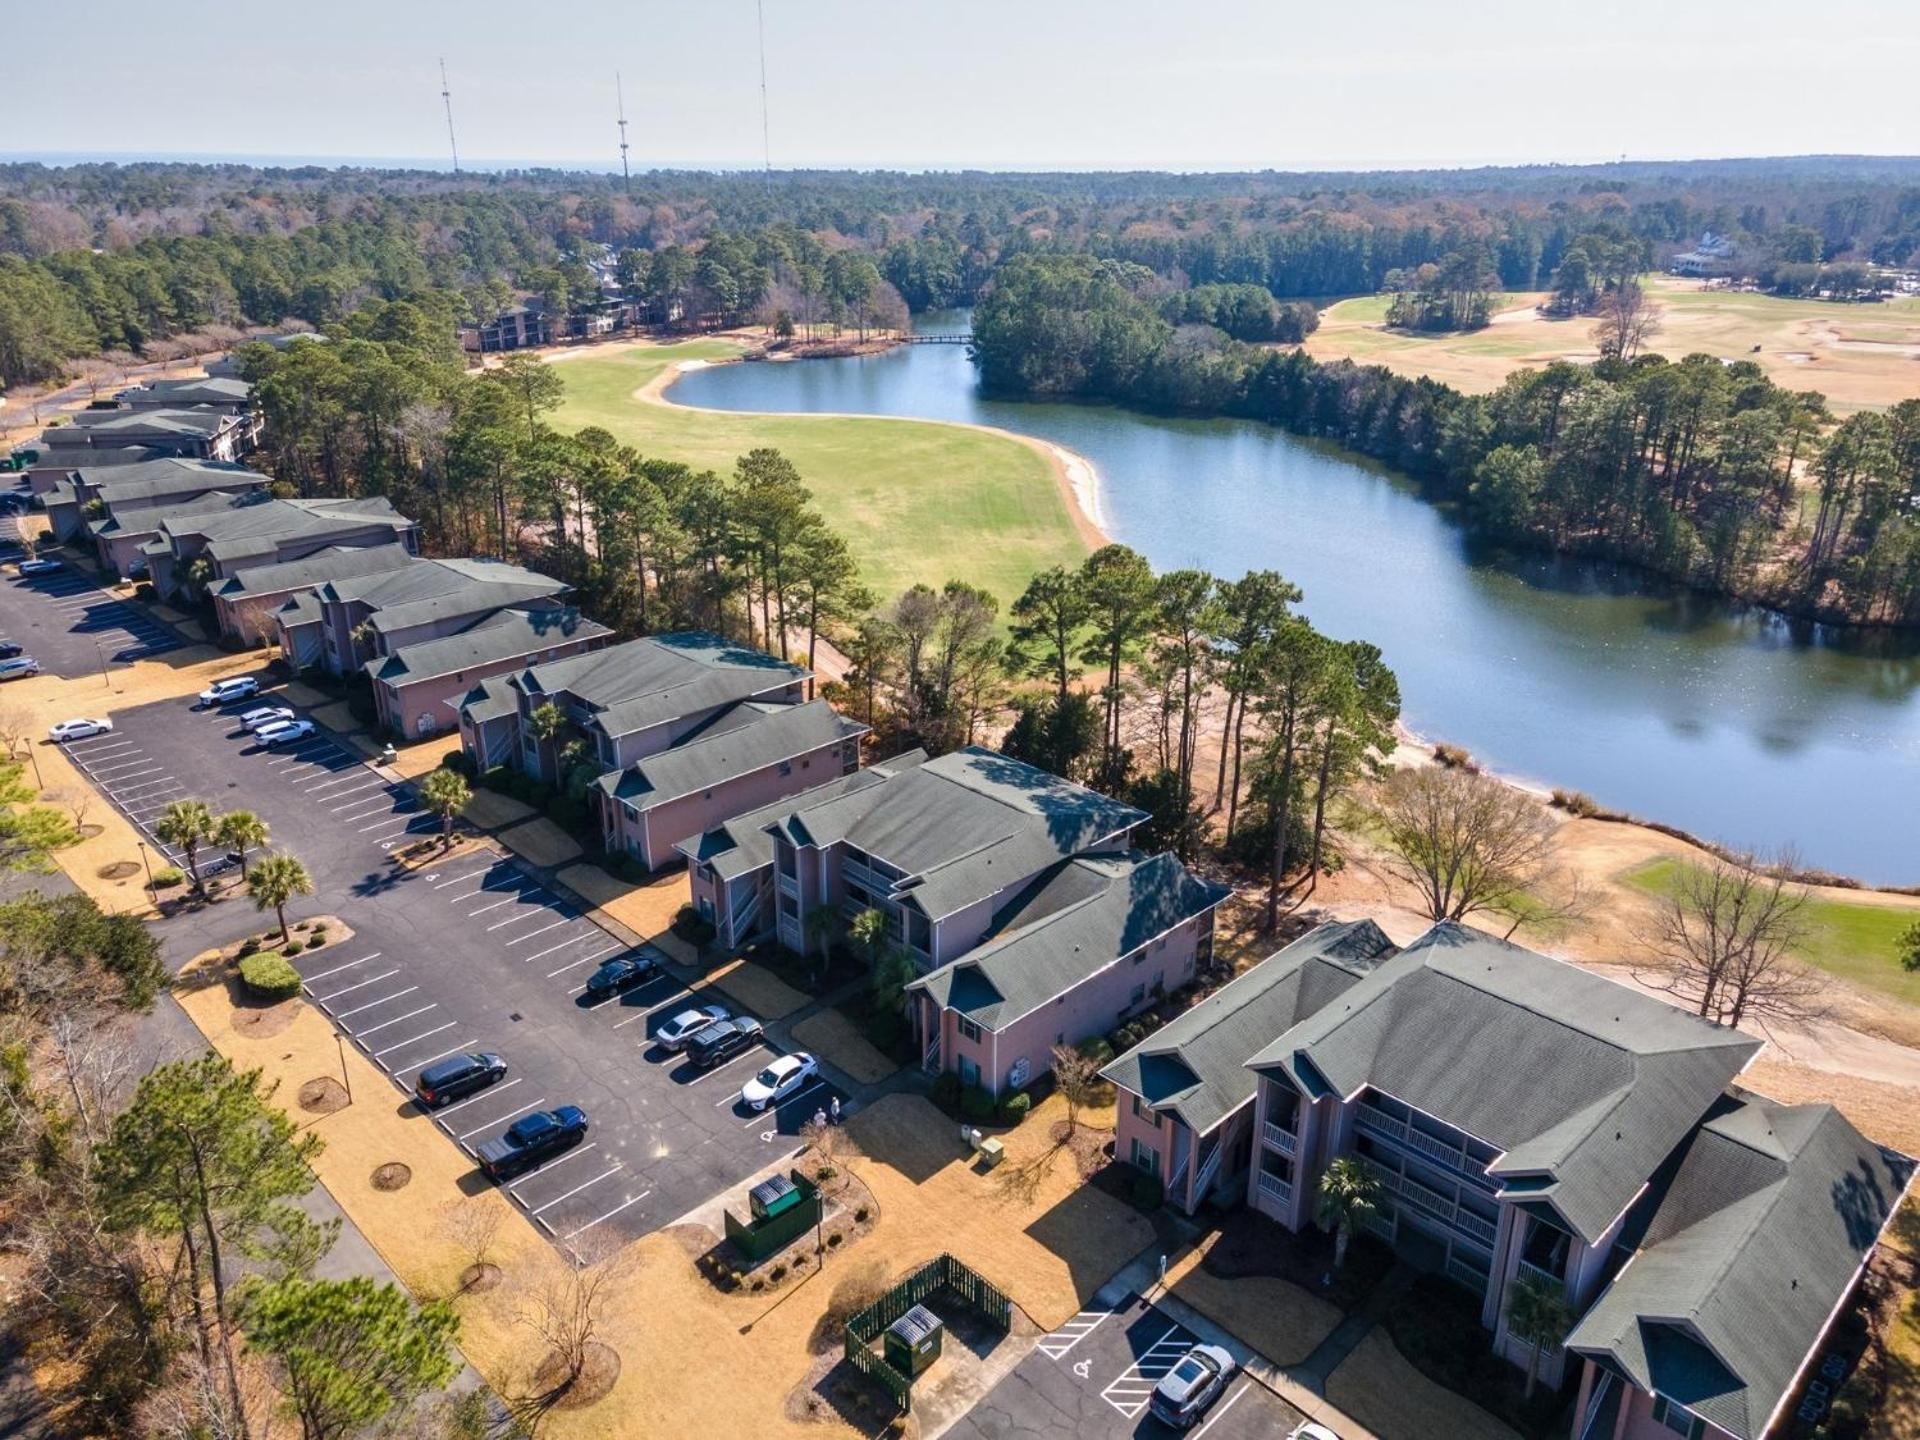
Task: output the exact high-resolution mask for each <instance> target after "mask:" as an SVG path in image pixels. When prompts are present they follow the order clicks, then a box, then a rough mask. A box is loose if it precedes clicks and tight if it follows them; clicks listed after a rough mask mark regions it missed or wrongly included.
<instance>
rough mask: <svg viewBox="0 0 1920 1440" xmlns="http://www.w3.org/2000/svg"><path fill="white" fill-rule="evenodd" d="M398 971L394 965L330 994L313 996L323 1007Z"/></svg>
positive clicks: (396, 973) (397, 967)
mask: <svg viewBox="0 0 1920 1440" xmlns="http://www.w3.org/2000/svg"><path fill="white" fill-rule="evenodd" d="M399 973H400V967H399V966H398V965H396V966H394V967H393V969H391V970H382V971H381V972H380V973H379V974H378V975H369V976H368V977H367V978H366V979H364V980H358V981H355V982H354V983H353V984H351V985H347V986H344V987H342V988H341V989H338V990H335V991H334V992H333V993H332V994H330V995H316V996H314V997H313V998H314V999H315V1000H317V1001H319V1003H320V1005H321V1006H322V1008H324V1007H325V1006H326V1005H327V1004H328V1003H329V1002H331V1001H334V1000H338V999H339V998H340V997H341V996H342V995H351V994H352V993H353V992H354V991H356V990H364V989H365V988H366V987H367V986H369V985H377V984H379V983H380V982H381V981H382V980H386V979H390V978H391V977H392V976H395V975H398V974H399ZM328 1013H329V1014H331V1013H332V1012H331V1011H329V1012H328Z"/></svg>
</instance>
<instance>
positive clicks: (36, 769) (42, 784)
mask: <svg viewBox="0 0 1920 1440" xmlns="http://www.w3.org/2000/svg"><path fill="white" fill-rule="evenodd" d="M27 759H29V760H31V761H32V762H33V784H34V788H35V789H36V790H45V789H46V788H47V782H46V781H45V780H43V779H42V778H41V777H40V752H39V751H38V750H36V749H34V748H33V737H32V736H31V735H29V736H28V737H27Z"/></svg>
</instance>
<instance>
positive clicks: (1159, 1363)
mask: <svg viewBox="0 0 1920 1440" xmlns="http://www.w3.org/2000/svg"><path fill="white" fill-rule="evenodd" d="M1176 1335H1178V1336H1179V1337H1180V1338H1179V1339H1178V1340H1176V1339H1174V1338H1173V1337H1174V1336H1176ZM1192 1344H1193V1338H1192V1337H1191V1336H1190V1335H1188V1334H1187V1333H1186V1332H1185V1331H1183V1330H1182V1329H1181V1328H1180V1327H1179V1326H1178V1325H1175V1326H1173V1327H1172V1328H1171V1329H1169V1330H1168V1331H1167V1332H1166V1334H1164V1335H1162V1336H1161V1337H1160V1338H1159V1339H1158V1340H1156V1341H1154V1342H1153V1344H1151V1345H1149V1346H1148V1347H1147V1348H1146V1350H1145V1351H1144V1352H1142V1354H1141V1355H1140V1357H1139V1358H1138V1359H1137V1360H1135V1361H1134V1362H1133V1364H1131V1365H1129V1366H1128V1367H1127V1368H1126V1369H1125V1370H1123V1371H1121V1372H1120V1374H1119V1376H1118V1377H1117V1378H1116V1379H1114V1380H1113V1381H1112V1382H1111V1383H1110V1384H1109V1385H1108V1386H1107V1388H1106V1389H1104V1390H1102V1391H1101V1392H1100V1398H1101V1399H1102V1400H1105V1401H1106V1402H1107V1403H1108V1404H1109V1405H1111V1406H1113V1408H1114V1409H1116V1410H1118V1411H1119V1412H1120V1413H1121V1414H1122V1415H1124V1416H1125V1417H1126V1418H1127V1419H1129V1420H1132V1419H1135V1418H1136V1417H1138V1416H1139V1414H1140V1412H1141V1411H1143V1410H1145V1409H1146V1408H1147V1405H1148V1403H1149V1401H1150V1400H1151V1399H1152V1397H1153V1390H1154V1387H1155V1386H1156V1385H1158V1384H1159V1383H1160V1377H1161V1376H1163V1375H1165V1374H1166V1373H1167V1372H1168V1371H1169V1370H1171V1369H1173V1367H1174V1366H1175V1365H1178V1364H1179V1363H1180V1357H1181V1356H1182V1355H1184V1354H1186V1353H1187V1350H1188V1349H1189V1348H1190V1347H1191V1346H1192Z"/></svg>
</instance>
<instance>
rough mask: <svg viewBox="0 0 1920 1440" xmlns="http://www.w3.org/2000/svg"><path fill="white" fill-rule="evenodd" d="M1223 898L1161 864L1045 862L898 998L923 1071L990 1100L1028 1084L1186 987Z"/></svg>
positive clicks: (1126, 857)
mask: <svg viewBox="0 0 1920 1440" xmlns="http://www.w3.org/2000/svg"><path fill="white" fill-rule="evenodd" d="M1231 893H1232V892H1231V891H1230V890H1228V889H1227V888H1226V887H1225V886H1222V885H1210V884H1208V883H1207V882H1205V881H1203V880H1200V879H1198V878H1197V877H1195V876H1194V875H1193V874H1192V873H1191V872H1189V871H1188V870H1187V868H1186V866H1184V865H1182V864H1181V863H1180V861H1179V859H1178V858H1177V857H1175V856H1173V855H1171V854H1165V855H1155V856H1151V857H1149V856H1147V855H1143V854H1141V853H1140V852H1138V851H1129V852H1127V853H1125V854H1108V855H1081V856H1075V857H1074V858H1073V859H1070V860H1059V861H1056V862H1054V863H1053V864H1052V865H1049V866H1048V867H1047V868H1046V869H1045V870H1043V871H1042V872H1041V873H1040V874H1039V875H1037V876H1036V877H1034V879H1033V880H1031V881H1030V882H1028V884H1027V885H1025V886H1024V887H1022V889H1021V890H1020V892H1019V893H1018V894H1017V895H1015V896H1013V898H1012V899H1011V900H1009V901H1008V902H1007V903H1006V904H1004V905H1002V906H1000V907H999V908H998V909H997V910H996V912H995V914H994V917H993V922H992V925H991V926H990V928H989V929H988V930H987V933H986V934H985V935H983V936H982V937H981V939H980V943H979V944H977V945H976V946H974V947H973V948H972V949H971V950H968V951H967V952H966V953H964V954H963V955H961V956H959V957H958V958H957V959H953V960H949V961H948V962H947V963H946V964H944V965H942V966H940V967H939V968H938V969H936V970H934V971H931V972H930V973H928V974H926V975H923V976H921V977H920V978H919V979H917V980H914V981H913V982H911V983H910V984H909V985H908V986H907V990H908V994H909V997H910V998H909V1005H910V1006H911V1008H912V1011H913V1015H914V1029H915V1032H916V1033H917V1034H918V1035H919V1037H920V1049H921V1053H922V1063H923V1065H924V1066H925V1068H926V1069H928V1070H929V1071H936V1072H937V1071H941V1070H950V1071H953V1072H954V1073H956V1074H957V1075H958V1076H959V1077H960V1080H961V1082H962V1083H963V1084H967V1085H980V1086H984V1087H985V1088H986V1089H987V1090H989V1091H992V1092H994V1093H996V1094H997V1093H999V1092H1000V1091H1001V1090H1002V1089H1003V1088H1004V1089H1010V1090H1018V1089H1021V1088H1022V1087H1024V1086H1025V1085H1027V1084H1029V1083H1030V1082H1032V1081H1034V1080H1037V1079H1039V1078H1040V1077H1041V1076H1042V1075H1045V1074H1046V1073H1047V1071H1048V1067H1049V1066H1050V1065H1051V1063H1052V1054H1053V1047H1054V1046H1056V1045H1079V1044H1080V1043H1081V1042H1083V1041H1085V1040H1089V1039H1093V1038H1094V1037H1096V1036H1100V1035H1104V1034H1106V1033H1107V1032H1108V1031H1110V1030H1112V1029H1114V1028H1115V1027H1116V1026H1118V1025H1121V1024H1123V1023H1125V1022H1126V1021H1127V1020H1129V1019H1131V1018H1132V1017H1133V1016H1134V1015H1136V1014H1138V1013H1140V1012H1141V1011H1143V1010H1146V1009H1148V1008H1149V1007H1151V1006H1153V1005H1155V1004H1156V1003H1158V1002H1159V1001H1160V1000H1162V999H1163V998H1164V997H1165V996H1167V995H1168V994H1171V993H1172V992H1174V991H1177V990H1181V989H1184V988H1185V987H1187V986H1188V985H1191V984H1192V983H1193V982H1194V980H1195V978H1196V976H1197V975H1198V974H1199V972H1200V971H1201V970H1202V969H1203V968H1205V967H1206V966H1207V965H1209V964H1210V963H1211V961H1212V959H1213V923H1214V911H1215V909H1216V907H1218V906H1219V904H1220V902H1221V901H1223V900H1225V899H1226V898H1227V896H1228V895H1229V894H1231Z"/></svg>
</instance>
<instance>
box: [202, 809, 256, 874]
mask: <svg viewBox="0 0 1920 1440" xmlns="http://www.w3.org/2000/svg"><path fill="white" fill-rule="evenodd" d="M213 843H214V844H216V845H224V846H225V847H226V848H227V849H229V850H232V851H234V852H235V853H236V854H238V855H239V857H240V879H241V882H242V883H243V884H244V883H245V881H246V879H247V851H249V850H262V849H265V848H266V844H267V822H266V821H264V820H262V819H261V818H260V817H259V816H258V815H256V814H254V813H253V812H252V811H251V810H229V811H228V812H227V813H226V814H224V815H222V816H221V817H220V822H219V823H218V824H217V825H215V826H214V828H213Z"/></svg>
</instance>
